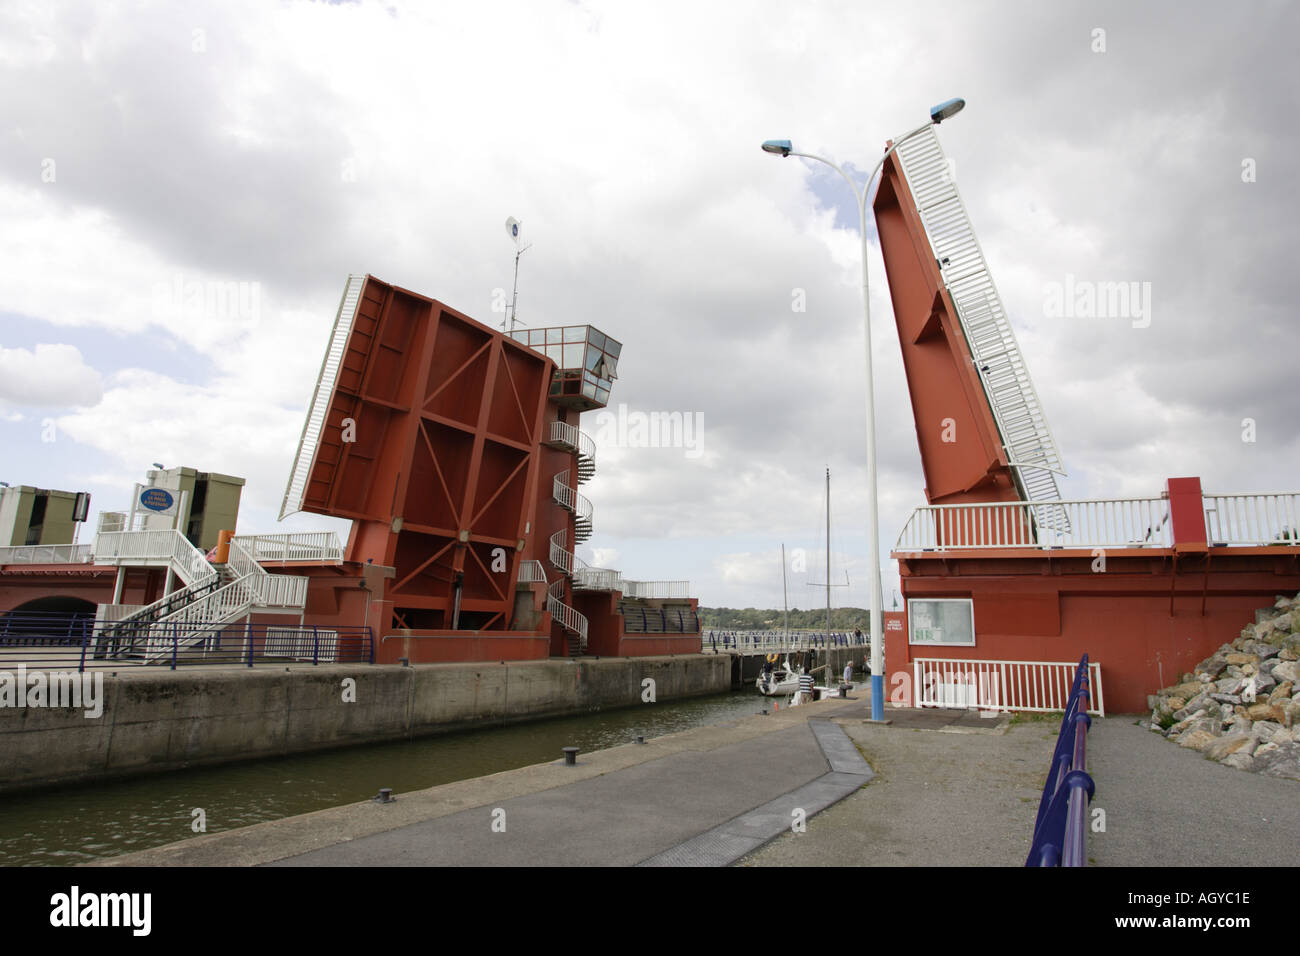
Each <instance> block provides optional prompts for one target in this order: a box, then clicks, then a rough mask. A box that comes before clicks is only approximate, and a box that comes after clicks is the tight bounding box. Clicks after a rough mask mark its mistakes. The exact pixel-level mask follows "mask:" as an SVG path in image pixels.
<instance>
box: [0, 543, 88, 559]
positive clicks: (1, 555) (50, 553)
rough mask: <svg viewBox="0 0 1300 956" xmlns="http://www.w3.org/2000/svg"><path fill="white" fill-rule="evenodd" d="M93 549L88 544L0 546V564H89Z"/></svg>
mask: <svg viewBox="0 0 1300 956" xmlns="http://www.w3.org/2000/svg"><path fill="white" fill-rule="evenodd" d="M94 551H95V549H94V548H93V547H92V546H91V545H88V544H27V545H17V546H15V547H5V548H0V564H89V563H90V562H91V560H92V559H93V558H94Z"/></svg>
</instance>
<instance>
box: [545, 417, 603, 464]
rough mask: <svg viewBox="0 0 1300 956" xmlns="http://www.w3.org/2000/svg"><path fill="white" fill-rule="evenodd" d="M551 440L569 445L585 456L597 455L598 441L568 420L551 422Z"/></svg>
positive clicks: (592, 456) (593, 456)
mask: <svg viewBox="0 0 1300 956" xmlns="http://www.w3.org/2000/svg"><path fill="white" fill-rule="evenodd" d="M551 441H553V442H556V443H557V444H564V445H568V446H569V447H570V448H572V449H574V450H575V451H576V452H577V453H578V454H579V455H581V456H583V457H584V458H595V457H596V443H595V442H594V441H592V440H591V438H590V437H588V436H587V434H586V433H585V432H582V431H579V430H578V427H577V426H576V425H570V424H569V423H568V422H551Z"/></svg>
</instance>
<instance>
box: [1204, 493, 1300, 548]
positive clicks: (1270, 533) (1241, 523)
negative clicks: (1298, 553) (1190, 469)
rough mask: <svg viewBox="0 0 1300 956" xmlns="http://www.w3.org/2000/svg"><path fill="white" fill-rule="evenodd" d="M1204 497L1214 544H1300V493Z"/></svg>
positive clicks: (1208, 534)
mask: <svg viewBox="0 0 1300 956" xmlns="http://www.w3.org/2000/svg"><path fill="white" fill-rule="evenodd" d="M1202 497H1203V500H1204V502H1205V534H1206V537H1207V540H1208V542H1209V543H1210V544H1211V545H1216V544H1218V545H1233V544H1235V545H1291V546H1295V545H1298V544H1300V494H1295V493H1292V494H1287V493H1282V494H1267V495H1203V496H1202Z"/></svg>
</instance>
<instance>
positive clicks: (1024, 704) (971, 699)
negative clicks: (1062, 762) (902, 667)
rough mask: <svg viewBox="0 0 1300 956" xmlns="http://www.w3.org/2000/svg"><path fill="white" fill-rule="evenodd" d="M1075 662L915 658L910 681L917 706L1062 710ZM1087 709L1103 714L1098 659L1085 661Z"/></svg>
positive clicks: (1068, 692) (1005, 709)
mask: <svg viewBox="0 0 1300 956" xmlns="http://www.w3.org/2000/svg"><path fill="white" fill-rule="evenodd" d="M1078 668H1079V662H1078V661H1075V662H1074V663H1070V662H1069V661H997V660H975V659H973V658H948V657H918V658H916V659H915V660H914V661H913V662H912V681H913V691H914V693H915V699H916V706H918V707H950V708H957V707H977V708H979V709H981V710H985V711H988V712H990V713H994V712H997V713H1003V712H1007V711H1035V712H1041V713H1047V712H1050V711H1060V710H1064V709H1065V706H1066V704H1067V703H1069V699H1070V687H1071V685H1072V684H1073V682H1074V675H1075V672H1076V671H1077V670H1078ZM1088 689H1089V707H1088V713H1090V714H1096V715H1097V716H1099V717H1105V716H1106V701H1105V697H1104V696H1103V694H1102V689H1101V664H1100V663H1099V662H1097V661H1089V662H1088Z"/></svg>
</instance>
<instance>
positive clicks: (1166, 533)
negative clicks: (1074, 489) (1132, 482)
mask: <svg viewBox="0 0 1300 956" xmlns="http://www.w3.org/2000/svg"><path fill="white" fill-rule="evenodd" d="M1171 546H1172V531H1171V529H1170V527H1169V502H1168V501H1167V500H1165V499H1164V498H1104V499H1093V500H1075V501H1064V500H1058V501H1035V502H1024V501H1009V502H981V503H974V504H961V505H927V506H925V507H921V508H917V509H916V511H914V512H912V516H911V517H910V518H909V519H908V521H907V524H906V525H905V526H904V527H903V530H902V533H901V534H899V536H898V541H897V543H896V544H895V545H894V551H895V552H908V551H950V550H967V549H975V550H978V549H982V548H1035V549H1039V550H1047V549H1056V548H1168V547H1171Z"/></svg>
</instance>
